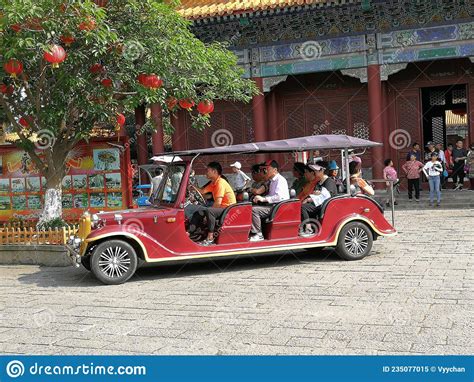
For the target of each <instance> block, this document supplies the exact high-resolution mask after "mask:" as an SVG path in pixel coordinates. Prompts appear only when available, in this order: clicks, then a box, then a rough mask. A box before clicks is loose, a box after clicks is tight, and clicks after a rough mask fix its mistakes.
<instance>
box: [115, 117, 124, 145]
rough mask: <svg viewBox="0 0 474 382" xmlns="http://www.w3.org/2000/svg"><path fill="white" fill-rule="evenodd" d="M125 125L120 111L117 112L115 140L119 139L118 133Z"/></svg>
mask: <svg viewBox="0 0 474 382" xmlns="http://www.w3.org/2000/svg"><path fill="white" fill-rule="evenodd" d="M124 125H125V116H124V115H123V114H122V113H117V118H116V124H115V131H116V132H117V142H118V141H119V140H120V135H123V134H120V132H121V130H122V128H123V126H124Z"/></svg>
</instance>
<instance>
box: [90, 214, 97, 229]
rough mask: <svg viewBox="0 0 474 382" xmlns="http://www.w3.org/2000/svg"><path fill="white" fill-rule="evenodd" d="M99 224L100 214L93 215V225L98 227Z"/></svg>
mask: <svg viewBox="0 0 474 382" xmlns="http://www.w3.org/2000/svg"><path fill="white" fill-rule="evenodd" d="M98 224H99V215H97V214H93V215H92V216H91V226H92V228H95V227H97V225H98Z"/></svg>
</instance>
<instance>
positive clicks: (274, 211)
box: [266, 199, 299, 223]
mask: <svg viewBox="0 0 474 382" xmlns="http://www.w3.org/2000/svg"><path fill="white" fill-rule="evenodd" d="M295 202H299V199H288V200H283V201H282V202H279V203H276V204H275V205H274V206H273V207H272V209H271V210H270V214H269V216H268V218H267V220H266V222H267V223H270V222H272V221H273V220H274V219H275V216H276V214H277V212H278V210H279V209H280V208H282V207H283V206H285V205H287V204H292V203H295Z"/></svg>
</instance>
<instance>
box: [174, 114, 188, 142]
mask: <svg viewBox="0 0 474 382" xmlns="http://www.w3.org/2000/svg"><path fill="white" fill-rule="evenodd" d="M184 119H185V115H184V114H183V111H182V110H179V111H177V112H176V113H175V115H174V116H173V115H172V116H171V125H172V126H173V128H174V131H173V136H172V137H171V144H172V146H173V148H172V149H173V151H182V150H186V126H185V120H184Z"/></svg>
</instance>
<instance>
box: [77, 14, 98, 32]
mask: <svg viewBox="0 0 474 382" xmlns="http://www.w3.org/2000/svg"><path fill="white" fill-rule="evenodd" d="M95 25H96V24H95V20H94V19H93V18H92V17H88V18H87V20H85V21H83V22H82V23H80V24H79V30H81V31H84V32H90V31H91V30H94V29H95Z"/></svg>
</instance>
